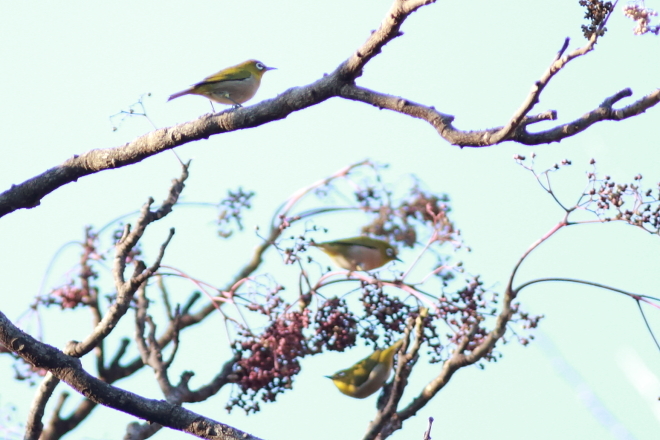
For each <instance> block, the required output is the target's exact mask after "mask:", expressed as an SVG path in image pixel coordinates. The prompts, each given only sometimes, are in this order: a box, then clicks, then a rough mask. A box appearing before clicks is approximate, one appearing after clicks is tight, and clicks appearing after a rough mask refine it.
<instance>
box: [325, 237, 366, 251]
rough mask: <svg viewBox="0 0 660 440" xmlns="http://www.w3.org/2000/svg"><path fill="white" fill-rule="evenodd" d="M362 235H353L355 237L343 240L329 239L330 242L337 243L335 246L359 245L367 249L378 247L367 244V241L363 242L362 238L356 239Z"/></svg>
mask: <svg viewBox="0 0 660 440" xmlns="http://www.w3.org/2000/svg"><path fill="white" fill-rule="evenodd" d="M360 238H362V237H355V238H352V239H351V238H348V239H343V240H338V241H331V242H330V243H331V244H334V245H337V246H361V247H365V248H367V249H378V248H377V247H376V246H373V245H371V244H369V243H368V242H365V241H364V240H358V239H360Z"/></svg>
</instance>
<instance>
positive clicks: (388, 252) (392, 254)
mask: <svg viewBox="0 0 660 440" xmlns="http://www.w3.org/2000/svg"><path fill="white" fill-rule="evenodd" d="M385 253H386V254H387V256H388V257H393V256H394V249H392V248H387V250H386V251H385Z"/></svg>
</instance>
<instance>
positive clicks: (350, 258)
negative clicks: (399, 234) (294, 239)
mask: <svg viewBox="0 0 660 440" xmlns="http://www.w3.org/2000/svg"><path fill="white" fill-rule="evenodd" d="M310 245H311V246H316V247H318V248H319V249H321V250H322V251H323V252H325V253H326V254H328V255H329V256H330V258H332V261H334V262H335V264H336V265H337V266H339V267H341V268H342V269H346V270H350V271H353V270H364V271H367V270H372V269H376V268H379V267H381V266H384V265H385V264H387V263H389V262H390V261H392V260H398V261H401V260H399V259H398V258H397V256H396V249H395V248H394V246H392V245H391V244H389V243H388V242H386V241H383V240H377V239H375V238H371V237H353V238H344V239H342V240H335V241H326V242H323V243H314V242H311V243H310Z"/></svg>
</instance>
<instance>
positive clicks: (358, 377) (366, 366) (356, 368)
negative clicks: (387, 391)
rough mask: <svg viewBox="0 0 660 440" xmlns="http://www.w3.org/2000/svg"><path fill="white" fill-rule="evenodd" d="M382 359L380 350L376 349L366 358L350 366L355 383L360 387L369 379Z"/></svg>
mask: <svg viewBox="0 0 660 440" xmlns="http://www.w3.org/2000/svg"><path fill="white" fill-rule="evenodd" d="M379 359H380V350H376V351H374V352H373V353H371V354H370V355H369V356H367V357H366V358H364V359H362V360H361V361H360V362H358V363H357V364H355V365H353V366H352V367H351V368H350V372H351V373H352V376H351V377H353V385H355V386H356V387H359V386H360V385H362V384H363V383H365V382H366V381H367V379H369V376H370V373H371V371H372V370H373V369H374V367H375V366H376V365H377V364H378V360H379Z"/></svg>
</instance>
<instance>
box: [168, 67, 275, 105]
mask: <svg viewBox="0 0 660 440" xmlns="http://www.w3.org/2000/svg"><path fill="white" fill-rule="evenodd" d="M274 69H275V67H266V65H265V64H264V63H262V62H261V61H257V60H247V61H244V62H242V63H241V64H237V65H235V66H232V67H227V68H226V69H222V70H221V71H220V72H218V73H216V74H214V75H211V76H207V77H206V78H204V80H203V81H200V82H198V83H197V84H194V85H192V86H191V87H189V88H187V89H186V90H183V91H181V92H178V93H175V94H173V95H171V96H170V97H169V99H168V101H171V100H173V99H175V98H178V97H180V96H183V95H200V96H205V97H207V98H208V99H210V100H211V101H214V102H218V103H220V104H227V105H234V106H236V107H240V106H241V104H243V103H244V102H246V101H249V100H250V99H252V97H253V96H254V95H255V93H257V90H258V89H259V85H260V84H261V77H262V76H263V75H264V73H266V72H267V71H269V70H274Z"/></svg>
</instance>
